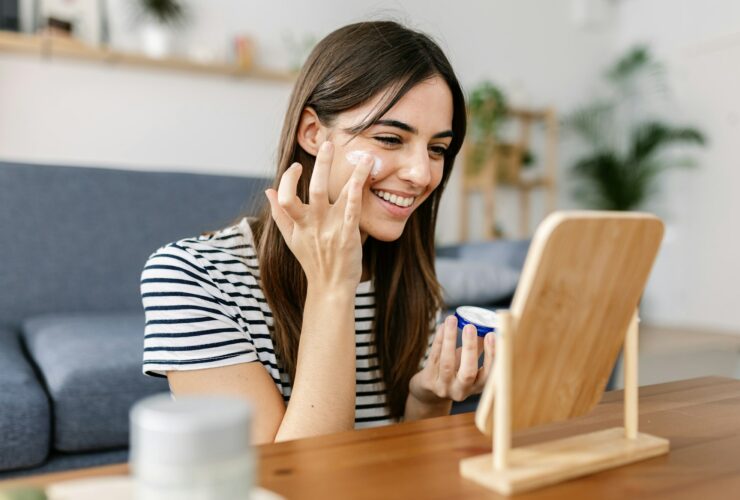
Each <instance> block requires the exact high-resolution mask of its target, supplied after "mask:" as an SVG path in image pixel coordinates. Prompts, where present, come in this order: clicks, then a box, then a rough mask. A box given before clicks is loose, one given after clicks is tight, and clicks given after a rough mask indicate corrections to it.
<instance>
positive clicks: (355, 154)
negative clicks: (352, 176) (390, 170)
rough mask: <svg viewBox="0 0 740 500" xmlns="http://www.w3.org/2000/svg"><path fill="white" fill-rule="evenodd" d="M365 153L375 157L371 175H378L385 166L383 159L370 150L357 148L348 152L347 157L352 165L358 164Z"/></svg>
mask: <svg viewBox="0 0 740 500" xmlns="http://www.w3.org/2000/svg"><path fill="white" fill-rule="evenodd" d="M364 155H370V156H371V157H372V158H373V168H372V169H371V170H370V177H377V176H378V174H379V173H380V169H381V168H383V161H382V160H381V159H380V158H379V157H377V156H375V155H374V154H372V153H370V152H368V151H362V150H355V151H350V152H349V153H347V155H346V156H345V158H347V161H348V162H350V163H351V164H352V165H355V166H356V165H357V164H358V163H360V160H361V159H362V157H363V156H364Z"/></svg>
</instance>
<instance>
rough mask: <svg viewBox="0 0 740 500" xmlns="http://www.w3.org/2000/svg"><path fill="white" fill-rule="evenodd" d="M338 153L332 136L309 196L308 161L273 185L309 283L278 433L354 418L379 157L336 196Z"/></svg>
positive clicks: (315, 429)
mask: <svg viewBox="0 0 740 500" xmlns="http://www.w3.org/2000/svg"><path fill="white" fill-rule="evenodd" d="M333 155H334V147H333V144H331V142H324V143H323V144H322V145H321V148H320V149H319V151H318V154H317V155H316V162H315V163H314V168H313V173H312V175H311V180H310V184H309V200H308V201H309V202H308V203H307V204H304V203H302V202H301V200H300V199H299V198H298V196H296V192H297V185H298V181H299V178H300V175H301V172H302V167H301V165H300V164H294V165H292V166H291V167H290V168H289V169H288V170H286V171H285V173H284V174H283V177H282V178H281V179H280V184H279V186H278V190H277V191H275V190H272V189H268V190H267V191H266V192H265V194H266V195H267V198H268V200H269V201H270V208H271V211H272V217H273V220H274V221H275V224H276V225H277V227H278V229H279V230H280V233H281V234H282V236H283V238H284V239H285V242H286V244H287V245H288V248H290V250H291V252H292V253H293V255H295V257H296V259H297V260H298V262H299V263H300V264H301V267H302V268H303V271H304V272H305V274H306V281H307V283H308V287H307V291H306V302H305V304H304V312H303V323H302V326H301V339H300V343H299V345H298V359H297V362H296V373H295V379H294V381H293V390H292V392H291V397H290V403H289V404H288V408H287V409H286V411H285V415H284V417H283V419H282V421H281V423H280V426H279V429H278V432H277V435H276V438H275V439H276V440H277V441H281V440H286V439H296V438H300V437H307V436H314V435H319V434H326V433H330V432H337V431H341V430H349V429H352V428H353V426H354V416H355V384H356V382H355V372H356V370H355V359H356V355H355V335H354V332H355V322H354V316H355V315H354V301H355V292H356V290H357V285H358V283H359V282H360V278H361V276H362V238H361V235H360V230H359V221H360V211H361V207H362V191H363V186H364V184H365V182H366V180H367V178H368V175H369V174H370V169H371V167H372V160H371V158H369V157H366V158H364V159H362V160H361V161H360V163H359V164H358V165H357V167H356V168H355V170H354V171H353V172H352V175H351V176H350V178H349V180H348V181H347V184H346V185H345V186H344V188H343V189H342V192H341V193H340V194H339V196H338V198H337V199H336V200H335V201H334V203H330V202H329V196H328V183H329V171H330V169H331V165H332V158H333ZM273 313H274V314H279V311H273Z"/></svg>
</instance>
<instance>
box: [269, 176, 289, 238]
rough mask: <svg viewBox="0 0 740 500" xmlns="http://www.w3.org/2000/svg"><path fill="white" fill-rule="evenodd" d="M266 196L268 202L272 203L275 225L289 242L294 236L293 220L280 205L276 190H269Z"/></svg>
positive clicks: (271, 209) (271, 208)
mask: <svg viewBox="0 0 740 500" xmlns="http://www.w3.org/2000/svg"><path fill="white" fill-rule="evenodd" d="M265 195H266V196H267V201H269V202H270V212H271V214H272V218H273V220H274V221H275V224H276V225H277V227H278V229H279V230H280V233H281V234H282V235H283V238H285V240H286V241H289V240H290V237H291V235H292V234H293V219H291V218H290V217H289V216H288V214H287V213H285V210H283V209H282V207H281V206H280V204H279V203H278V194H277V191H275V190H274V189H268V190H267V191H265Z"/></svg>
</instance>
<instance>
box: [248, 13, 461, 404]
mask: <svg viewBox="0 0 740 500" xmlns="http://www.w3.org/2000/svg"><path fill="white" fill-rule="evenodd" d="M435 76H439V77H441V78H442V79H444V80H445V82H446V83H447V85H448V86H449V88H450V91H451V92H452V100H453V116H452V130H453V134H454V136H453V138H452V142H451V144H450V146H449V148H448V149H447V153H446V156H445V159H444V173H443V175H442V181H441V183H440V185H439V187H438V188H437V189H436V190H435V191H434V192H432V194H431V195H430V196H429V198H427V199H426V200H425V201H424V202H423V203H422V204H421V206H419V207H418V208H417V209H416V211H415V212H414V213H413V214H412V215H411V216H410V217H409V219H408V221H407V223H406V227H405V228H404V231H403V234H402V235H401V237H400V238H399V239H398V240H396V241H393V242H381V241H378V240H375V239H373V238H372V236H370V237H368V238H367V240H366V242H365V245H364V247H363V258H364V260H365V262H366V264H367V265H368V266H369V270H370V273H371V276H372V279H373V282H374V288H375V320H374V323H373V325H374V331H373V333H374V339H375V344H376V347H377V353H378V359H379V362H380V368H381V371H382V374H383V380H384V382H385V386H386V390H387V397H388V399H387V401H388V405H389V407H390V410H391V413H392V415H393V416H394V417H400V416H402V415H403V413H404V407H405V401H406V397H407V395H408V384H409V381H410V379H411V377H412V376H413V375H414V373H416V372H417V371H418V369H419V363H420V362H421V360H422V358H423V356H424V352H425V350H426V348H427V342H428V336H429V333H430V328H432V326H433V323H434V320H435V314H436V312H437V310H438V309H439V307H440V306H441V289H440V285H439V282H438V281H437V277H436V275H435V271H434V227H435V224H436V220H437V211H438V209H439V201H440V197H441V196H442V191H443V189H444V186H445V184H446V183H447V180H448V178H449V176H450V171H451V169H452V165H453V163H454V161H455V156H456V155H457V153H458V151H459V150H460V146H461V144H462V141H463V138H464V136H465V128H466V116H465V98H464V96H463V92H462V90H461V88H460V85H459V83H458V81H457V78H456V77H455V74H454V72H453V71H452V67H451V66H450V63H449V61H448V60H447V58H446V57H445V55H444V54H443V53H442V51H441V49H440V48H439V47H438V46H437V45H436V44H435V43H434V42H433V41H432V40H431V39H430V38H429V37H428V36H426V35H424V34H422V33H419V32H416V31H413V30H410V29H408V28H405V27H403V26H401V25H400V24H398V23H395V22H392V21H376V22H362V23H357V24H352V25H349V26H345V27H343V28H341V29H338V30H336V31H334V32H333V33H331V34H329V35H328V36H327V37H326V38H324V39H323V40H321V42H319V44H318V45H317V46H316V47H315V48H314V50H313V51H312V52H311V54H310V55H309V57H308V60H307V61H306V63H305V64H304V66H303V69H302V70H301V72H300V74H299V75H298V79H297V82H296V85H295V88H294V89H293V93H292V95H291V98H290V104H289V107H288V111H287V113H286V116H285V122H284V124H283V130H282V133H281V136H280V146H279V157H278V164H277V175H276V177H275V181H274V187H275V188H277V185H278V183H279V180H280V178H281V176H282V174H283V172H285V170H286V169H287V168H288V167H289V166H290V165H291V164H292V163H294V162H299V163H300V164H301V165H303V174H302V176H301V179H300V181H299V183H298V190H297V194H298V197H299V198H300V199H301V200H303V201H304V202H306V201H307V200H308V185H309V181H310V179H311V173H312V171H313V165H314V161H315V157H314V156H312V155H310V154H309V153H307V152H306V151H304V150H303V148H301V147H300V145H299V144H298V143H297V140H296V135H297V132H298V124H299V121H300V116H301V113H302V111H303V110H304V109H305V108H306V107H307V106H308V107H311V108H313V110H314V111H315V112H316V114H317V115H318V117H319V120H320V121H321V123H322V124H324V125H326V126H331V124H332V123H333V120H334V119H335V118H336V116H337V115H338V114H339V113H342V112H343V111H347V110H350V109H352V108H354V107H356V106H359V105H362V104H364V103H366V102H367V101H368V100H370V99H371V98H373V97H376V96H382V99H381V100H380V105H379V106H378V107H377V110H376V111H375V112H374V113H373V116H371V117H369V118H368V119H367V120H366V121H365V122H364V123H362V124H360V125H358V126H357V127H354V128H353V129H352V132H354V133H356V134H359V133H361V132H362V131H364V130H366V129H367V128H368V127H370V126H371V125H372V124H373V123H374V122H375V121H377V120H378V119H380V118H381V117H382V116H383V115H384V114H385V113H386V112H387V111H388V110H389V109H390V108H391V107H392V106H393V105H394V104H395V103H396V102H398V100H399V99H400V98H401V97H403V95H404V94H405V93H406V92H408V91H409V90H410V89H411V88H412V87H414V86H415V85H417V84H418V83H420V82H422V81H424V80H427V79H429V78H432V77H435ZM253 230H254V235H255V241H256V243H257V251H258V255H259V262H260V278H261V281H262V289H263V291H264V294H265V297H266V299H267V302H268V304H269V306H270V308H271V310H272V311H273V317H274V341H275V347H276V352H277V356H278V360H279V362H280V363H281V364H282V366H283V369H284V370H285V371H286V372H287V373H288V374H289V375H290V377H291V380H292V379H294V378H295V369H296V360H297V356H298V343H299V340H300V332H301V323H302V318H303V306H304V303H305V300H306V288H307V283H306V276H305V274H304V272H303V269H302V268H301V265H300V264H299V263H298V261H297V260H296V258H295V257H294V256H293V254H292V253H291V251H290V249H289V248H288V246H287V245H286V243H285V241H284V239H283V237H282V235H281V234H280V231H279V230H278V228H277V226H276V225H275V223H274V221H273V220H272V217H271V215H270V211H269V209H268V208H266V209H265V210H264V211H263V212H262V213H261V215H260V216H259V218H258V219H257V221H255V222H254V223H253Z"/></svg>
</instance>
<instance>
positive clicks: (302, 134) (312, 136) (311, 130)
mask: <svg viewBox="0 0 740 500" xmlns="http://www.w3.org/2000/svg"><path fill="white" fill-rule="evenodd" d="M297 134H298V137H297V139H298V144H299V145H300V146H301V148H303V150H304V151H305V152H306V153H308V154H310V155H312V156H316V154H317V153H318V152H319V147H320V146H321V143H323V142H324V141H325V140H326V133H325V131H324V126H323V125H322V124H321V121H320V120H319V116H318V115H317V114H316V111H314V110H313V108H311V107H308V106H307V107H305V108H303V111H302V112H301V120H300V121H299V122H298V133H297Z"/></svg>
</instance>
